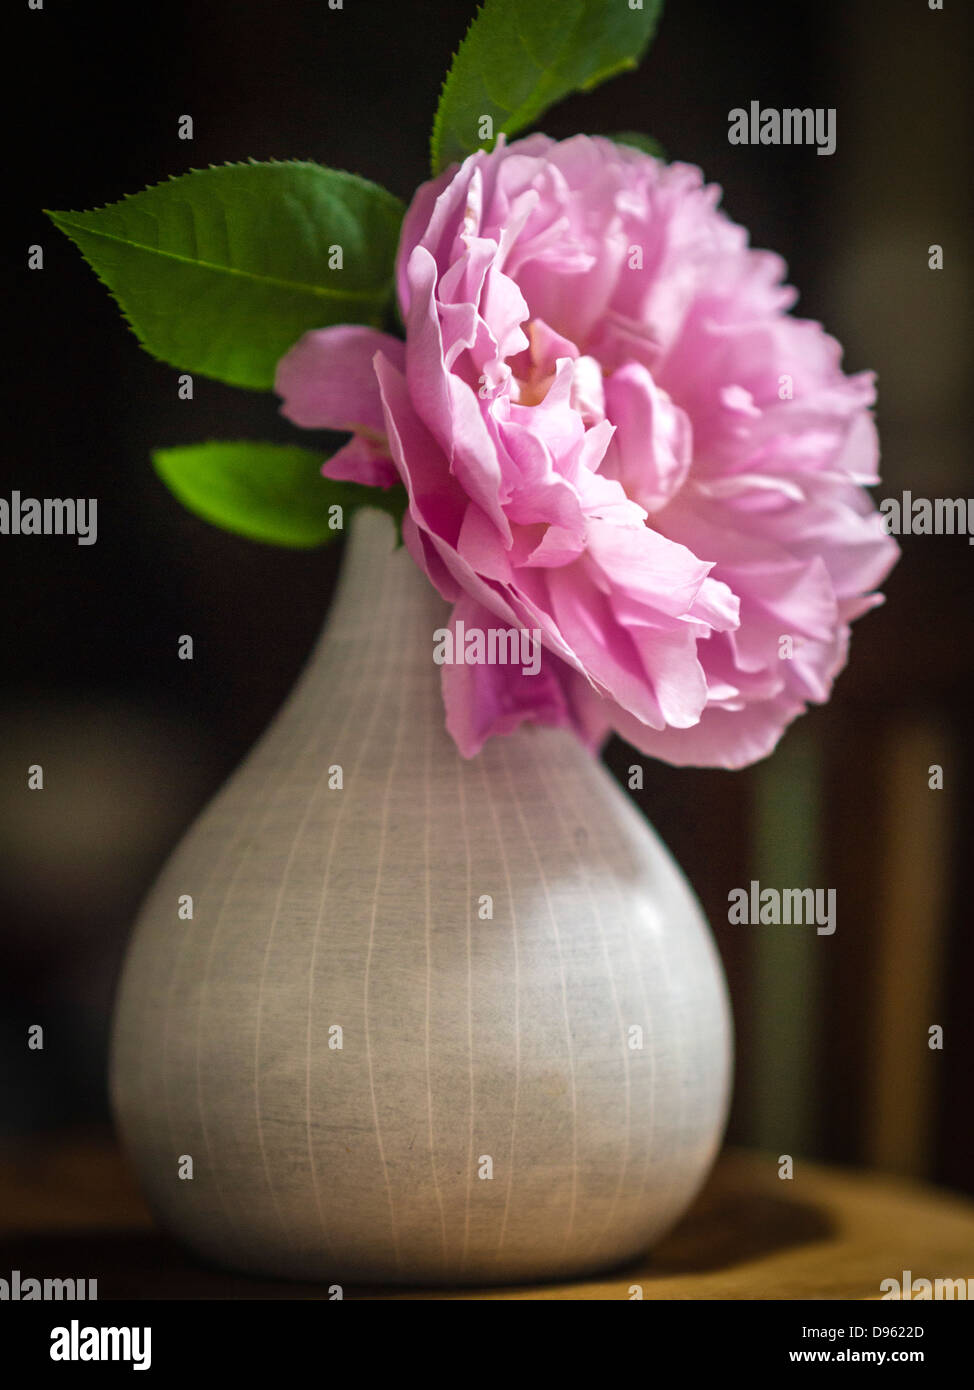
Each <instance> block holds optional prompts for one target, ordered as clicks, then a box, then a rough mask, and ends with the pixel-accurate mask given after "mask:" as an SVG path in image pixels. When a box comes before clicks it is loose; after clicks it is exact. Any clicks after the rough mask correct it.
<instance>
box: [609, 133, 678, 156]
mask: <svg viewBox="0 0 974 1390" xmlns="http://www.w3.org/2000/svg"><path fill="white" fill-rule="evenodd" d="M609 138H610V139H611V140H614V141H615V142H616V144H617V145H632V147H633V148H634V149H637V150H642V152H643V154H651V155H652V156H653V158H654V159H665V158H666V151H665V150H664V149H663V146H662V145H661V144H660V142H659V141H658V140H654V139H653V137H652V136H651V135H641V134H640V133H639V131H638V130H620V131H617V132H616V134H615V135H611V136H610V137H609Z"/></svg>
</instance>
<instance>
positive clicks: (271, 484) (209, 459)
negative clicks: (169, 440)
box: [152, 440, 406, 550]
mask: <svg viewBox="0 0 974 1390" xmlns="http://www.w3.org/2000/svg"><path fill="white" fill-rule="evenodd" d="M152 462H153V466H154V467H155V470H156V472H157V473H158V474H159V477H160V478H161V479H162V481H163V482H164V483H165V484H166V486H167V487H168V488H169V490H170V492H171V493H172V494H173V495H174V496H175V497H176V498H178V500H179V501H180V502H182V504H183V506H184V507H186V508H187V510H189V511H191V512H192V513H193V514H194V515H195V516H199V517H202V518H203V520H204V521H209V522H212V524H213V525H214V526H220V527H222V529H223V530H224V531H233V532H234V533H235V534H236V535H238V536H246V537H247V538H248V540H253V541H264V542H265V543H266V544H268V545H284V546H289V547H291V548H292V549H299V550H300V549H311V548H312V547H314V546H319V545H325V544H326V543H327V542H328V541H331V540H334V539H335V537H336V536H340V535H342V534H343V531H342V528H336V527H334V526H333V525H332V521H333V517H334V514H333V513H332V511H331V508H332V507H335V506H340V507H341V508H342V509H343V513H344V515H343V517H342V525H343V526H344V525H345V523H347V520H348V515H349V513H350V512H351V511H353V510H354V509H355V508H357V507H363V506H364V507H378V508H379V509H380V510H381V511H386V512H389V513H390V514H391V515H392V516H393V518H395V520H396V521H397V523H398V522H399V521H401V519H402V516H403V512H404V511H405V507H406V491H405V488H403V487H400V486H396V487H393V488H389V489H383V488H375V487H363V486H361V485H360V484H359V483H345V482H335V481H333V480H332V479H330V478H323V477H322V475H321V465H322V462H323V460H322V457H321V455H320V454H316V453H314V452H312V450H310V449H302V448H300V447H298V446H297V445H294V444H262V443H257V442H255V441H253V440H243V441H240V442H238V443H225V442H211V443H208V444H189V445H186V446H182V447H178V448H174V449H157V450H156V451H155V452H154V453H153V455H152Z"/></svg>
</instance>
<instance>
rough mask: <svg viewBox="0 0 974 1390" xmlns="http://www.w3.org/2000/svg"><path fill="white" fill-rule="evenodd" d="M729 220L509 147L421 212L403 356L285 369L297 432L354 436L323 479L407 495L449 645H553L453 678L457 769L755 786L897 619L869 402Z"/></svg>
mask: <svg viewBox="0 0 974 1390" xmlns="http://www.w3.org/2000/svg"><path fill="white" fill-rule="evenodd" d="M718 197H719V190H718V189H716V188H714V187H712V186H710V187H706V186H704V184H703V182H702V176H701V174H700V172H699V170H697V169H695V168H692V167H690V166H688V165H685V164H671V165H666V164H663V163H660V162H659V161H658V160H655V159H652V158H651V157H650V156H648V155H645V154H643V153H641V152H640V151H637V150H636V149H633V148H628V147H625V146H620V145H616V144H614V143H613V142H612V141H610V140H606V139H600V138H590V137H587V136H581V135H580V136H576V137H575V138H573V139H571V140H565V141H562V142H561V143H556V142H555V141H553V140H550V139H549V138H548V137H547V136H543V135H534V136H531V137H529V138H528V139H526V140H520V141H517V142H516V143H514V144H512V145H505V144H504V143H503V142H501V143H499V144H498V146H497V148H496V149H495V150H494V151H493V152H492V153H491V154H484V153H478V154H474V155H471V156H470V158H468V159H467V160H465V161H464V163H463V164H462V166H461V167H460V168H459V169H456V168H453V169H452V170H447V171H446V172H445V173H444V174H442V175H441V176H440V177H439V178H438V179H436V180H434V181H433V182H431V183H427V184H424V185H423V186H422V187H421V188H420V189H419V190H418V192H417V194H416V196H415V198H414V199H413V202H412V205H411V207H410V208H409V211H408V213H407V214H406V219H405V222H404V224H403V230H402V237H401V241H400V248H399V255H398V261H397V284H398V295H399V303H400V308H401V311H402V316H403V320H404V322H405V324H406V341H405V343H402V342H400V341H399V340H397V339H394V338H391V337H389V336H388V335H386V334H382V333H378V332H375V331H374V330H372V329H367V328H361V327H341V328H331V329H325V330H323V331H321V332H314V333H308V334H306V335H305V336H304V337H303V338H302V339H301V340H300V342H299V343H298V344H297V345H296V346H295V347H294V348H293V349H292V350H291V351H290V352H289V353H288V354H287V356H285V357H284V358H283V360H282V361H281V363H280V365H279V368H278V375H277V390H278V392H279V393H280V395H281V396H282V397H283V398H284V405H283V407H282V409H283V412H284V414H285V415H287V416H288V418H289V419H291V420H293V421H294V422H295V423H296V424H299V425H303V426H307V427H317V428H329V429H346V430H351V431H352V439H351V442H350V443H349V444H347V445H346V446H345V447H344V448H343V449H341V450H340V451H339V452H338V453H337V454H336V455H335V456H334V457H333V458H332V459H331V460H330V461H329V462H328V463H327V464H326V465H325V468H324V470H323V471H324V472H325V473H326V474H327V475H328V476H329V477H333V478H351V479H355V480H356V481H359V482H364V483H370V484H374V485H378V486H380V487H385V486H389V485H391V484H392V483H394V482H397V481H399V480H400V479H401V480H402V482H403V483H404V484H405V486H406V489H407V492H408V494H409V510H408V515H407V517H406V519H405V523H404V539H405V543H406V545H407V546H408V548H409V551H410V553H411V555H412V556H413V558H414V559H415V560H416V562H417V564H419V565H420V566H422V568H423V569H424V570H425V571H426V573H427V574H428V575H429V577H430V579H431V580H432V582H433V583H434V584H435V585H436V587H437V589H438V590H439V591H440V593H441V594H443V596H444V597H445V598H447V599H448V600H449V601H450V602H451V603H453V605H454V609H453V619H452V621H453V623H454V624H456V623H457V622H458V621H462V622H463V623H464V625H465V627H466V629H467V630H468V631H469V630H470V629H471V628H480V629H488V628H497V627H524V628H529V629H534V630H540V632H541V634H542V642H543V647H544V660H543V661H542V665H541V671H540V673H539V674H537V675H534V676H531V675H525V674H522V671H521V668H520V666H514V665H506V666H499V665H495V666H491V665H479V666H465V665H446V666H444V667H443V696H444V702H445V705H446V715H447V726H448V728H449V730H450V732H451V734H452V735H453V737H454V739H455V740H456V743H457V745H458V747H459V748H460V750H461V752H462V753H464V754H465V755H466V756H472V755H473V754H475V753H476V752H477V751H478V750H479V749H480V747H481V746H482V744H483V743H484V740H485V739H487V738H488V737H490V736H491V735H492V734H498V733H506V732H509V731H510V730H511V729H513V728H514V727H516V726H517V725H518V724H519V723H521V722H522V721H523V720H535V721H540V722H542V723H546V724H558V725H566V726H569V727H571V728H573V729H575V730H576V731H577V732H578V733H579V735H580V736H581V737H583V738H584V739H585V740H586V742H588V743H589V744H590V745H591V746H593V747H596V746H597V745H598V744H599V743H600V742H601V740H602V739H604V737H605V736H606V735H607V733H608V732H609V731H610V730H616V731H617V732H618V733H619V734H621V735H622V736H623V737H624V738H626V739H628V740H629V742H630V743H632V744H634V745H635V746H636V747H637V748H639V749H641V750H642V751H643V752H645V753H648V754H651V755H652V756H654V757H658V758H662V759H665V760H666V761H667V762H671V763H678V764H697V765H713V766H719V767H728V768H730V767H740V766H742V765H744V764H746V763H750V762H753V761H754V760H755V759H758V758H761V757H763V756H765V755H766V754H767V753H769V752H770V751H771V750H772V749H773V748H774V746H775V744H776V742H777V741H778V738H779V737H780V735H781V733H782V731H783V730H784V728H785V727H786V725H787V724H788V723H789V722H790V721H791V720H792V719H794V718H795V716H796V715H798V714H800V713H802V712H803V711H804V710H805V708H806V706H807V704H808V702H809V701H812V702H815V703H820V702H822V701H824V700H826V699H827V698H828V696H829V692H830V689H831V685H832V681H833V679H834V678H835V676H836V674H837V673H838V672H839V671H840V670H841V669H842V667H843V665H844V663H845V660H846V655H847V649H848V641H849V623H850V621H851V620H852V619H853V618H855V617H858V616H859V614H861V613H864V612H865V611H866V610H867V609H869V608H872V607H874V606H875V605H876V604H877V603H879V602H880V601H881V600H880V598H879V596H878V595H876V594H875V593H873V592H872V590H874V589H875V587H876V585H878V584H879V583H880V582H881V581H882V579H883V578H884V577H885V575H886V574H887V573H888V571H889V570H890V568H891V566H892V565H893V563H894V561H895V559H896V555H897V548H896V545H895V543H894V542H893V541H892V540H891V538H890V537H889V536H888V535H886V533H885V531H884V528H883V525H882V520H881V517H880V516H879V514H878V512H877V511H876V509H875V508H874V506H873V504H872V501H871V499H870V497H869V495H868V494H867V493H866V492H865V491H864V489H863V484H868V483H874V482H876V481H878V477H877V473H876V465H877V458H878V446H877V438H876V431H875V428H874V425H873V421H872V417H871V414H870V406H871V405H872V403H873V400H874V389H873V378H872V376H871V374H869V373H859V374H857V375H855V376H845V375H844V374H843V372H842V371H841V369H840V366H839V361H840V348H839V345H838V344H837V343H836V342H835V341H834V339H832V338H830V337H828V336H827V335H826V334H825V332H824V331H823V330H822V328H821V327H820V325H818V324H816V323H811V322H808V321H803V320H800V319H796V318H793V317H791V316H790V315H789V314H788V313H787V310H788V308H789V307H790V306H791V304H792V303H793V301H794V298H795V295H794V292H793V291H792V290H791V289H790V288H788V287H787V286H785V285H784V284H783V283H782V280H783V276H784V274H785V266H784V263H783V262H782V261H781V260H780V259H779V258H778V257H777V256H774V255H771V254H770V253H768V252H762V251H752V250H749V249H748V244H747V234H746V232H745V231H744V229H743V228H741V227H738V226H736V225H735V224H734V223H733V222H731V221H730V220H729V219H728V218H727V217H726V216H725V215H724V214H723V213H721V212H719V211H718V210H717V206H716V205H717V201H718Z"/></svg>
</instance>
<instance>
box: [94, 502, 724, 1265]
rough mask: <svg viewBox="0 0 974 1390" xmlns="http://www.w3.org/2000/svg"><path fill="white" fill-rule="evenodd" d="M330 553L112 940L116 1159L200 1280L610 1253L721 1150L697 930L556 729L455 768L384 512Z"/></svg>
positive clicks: (626, 1247)
mask: <svg viewBox="0 0 974 1390" xmlns="http://www.w3.org/2000/svg"><path fill="white" fill-rule="evenodd" d="M346 546H347V551H346V555H345V557H344V563H343V571H342V577H341V580H340V584H339V590H338V593H337V596H336V599H335V602H334V604H333V606H332V611H331V613H330V615H329V617H328V621H327V623H326V626H325V629H324V633H323V635H322V637H321V638H320V640H319V642H318V645H317V647H316V648H315V651H314V653H313V655H312V657H311V659H310V661H309V663H308V665H307V667H306V669H305V671H304V673H303V675H302V677H301V679H300V680H299V682H298V684H297V686H296V688H295V690H294V692H293V694H292V695H291V696H290V698H289V699H288V701H287V702H286V704H285V705H284V707H283V708H282V710H281V711H280V713H279V714H278V716H277V717H276V719H275V720H274V722H273V723H272V725H271V726H270V728H269V729H268V730H267V732H266V733H265V734H264V735H263V737H262V738H261V739H260V741H259V742H258V744H257V745H256V746H255V748H254V749H253V751H252V752H251V753H250V755H249V756H248V757H247V759H246V760H245V762H244V763H243V764H242V766H241V767H240V768H239V769H238V770H237V772H236V773H235V774H234V775H233V776H232V777H231V779H230V781H229V782H228V783H227V785H226V786H225V787H224V788H223V789H222V790H221V791H220V793H219V794H218V795H217V796H216V797H215V799H214V800H213V801H212V802H211V804H210V805H209V807H208V808H207V809H206V810H205V811H204V812H203V814H202V816H201V817H200V818H199V819H198V821H197V822H196V824H195V825H194V826H193V827H192V828H191V829H190V830H189V832H188V833H187V834H186V836H185V838H184V839H183V841H182V843H181V844H180V845H179V847H178V848H177V849H176V851H175V852H174V854H173V855H172V857H171V859H170V860H169V862H168V864H167V865H166V867H165V868H164V870H163V872H162V874H161V876H160V877H159V879H158V881H157V883H156V884H155V886H154V888H153V889H152V891H151V893H150V894H149V897H148V899H147V901H146V903H145V905H144V907H143V909H142V912H141V915H140V918H139V920H138V923H137V925H136V928H135V931H134V935H133V938H132V942H131V944H130V947H129V950H128V954H127V957H126V962H125V966H124V970H123V975H122V980H121V984H120V988H119V994H118V1001H117V1006H116V1015H115V1021H114V1035H113V1049H112V1068H111V1072H112V1074H111V1090H112V1100H113V1107H114V1111H115V1114H116V1118H117V1123H118V1126H119V1129H120V1132H121V1136H122V1138H123V1142H124V1144H125V1146H126V1148H127V1150H128V1152H129V1154H130V1156H131V1158H132V1160H133V1162H134V1164H135V1167H136V1169H137V1172H138V1174H139V1177H140V1179H141V1182H142V1185H143V1188H144V1191H145V1193H146V1195H147V1197H148V1200H149V1202H150V1204H151V1206H152V1208H153V1210H154V1212H155V1214H156V1215H157V1217H158V1219H159V1221H160V1222H161V1223H162V1224H163V1225H164V1226H165V1227H166V1228H167V1229H168V1230H169V1231H170V1233H171V1234H173V1235H174V1236H176V1237H177V1238H178V1239H179V1240H181V1241H182V1242H183V1243H184V1244H185V1245H186V1246H188V1247H189V1248H191V1249H192V1250H193V1251H195V1252H196V1253H197V1254H198V1255H199V1256H201V1257H202V1258H203V1259H204V1260H206V1261H209V1262H212V1263H215V1264H217V1265H219V1266H222V1267H225V1268H231V1269H235V1270H238V1271H247V1272H251V1273H254V1274H261V1275H270V1276H277V1277H281V1278H287V1279H301V1280H316V1281H326V1282H328V1283H329V1284H340V1285H342V1286H344V1285H345V1284H354V1283H357V1282H370V1283H376V1282H380V1283H413V1284H436V1285H442V1284H496V1283H510V1282H518V1281H530V1280H539V1279H546V1280H550V1279H558V1278H569V1277H572V1276H578V1275H581V1274H583V1273H586V1272H594V1271H596V1270H600V1269H606V1268H608V1267H611V1266H613V1265H617V1264H620V1263H622V1262H624V1261H626V1260H627V1259H630V1258H632V1257H634V1256H637V1255H639V1254H640V1253H641V1252H642V1251H644V1250H646V1249H647V1248H648V1247H649V1246H651V1245H652V1243H653V1242H654V1241H655V1240H656V1239H657V1238H658V1237H659V1236H660V1235H661V1234H662V1233H663V1232H665V1231H666V1230H667V1229H668V1228H669V1227H670V1226H671V1225H672V1224H673V1223H674V1222H675V1221H676V1220H677V1219H678V1218H679V1217H680V1216H681V1214H682V1213H683V1212H684V1211H685V1210H686V1208H687V1206H688V1205H689V1203H690V1202H691V1200H692V1198H693V1196H694V1194H695V1193H696V1192H697V1190H698V1188H699V1187H700V1185H701V1183H702V1181H703V1179H704V1177H705V1176H706V1174H707V1172H708V1169H709V1168H710V1165H711V1163H712V1161H713V1158H714V1156H715V1153H716V1150H717V1148H718V1145H719V1142H720V1139H721V1135H722V1131H723V1126H724V1122H725V1115H726V1110H727V1103H728V1093H729V1084H730V1064H731V1025H730V1012H729V1008H728V1001H727V994H726V988H725V983H724V977H723V973H722V970H721V966H720V962H719V959H718V956H717V953H716V950H715V947H714V944H713V941H712V938H711V935H710V931H709V928H708V926H707V924H706V922H705V920H704V918H703V915H702V913H701V910H700V907H699V905H698V903H697V901H696V899H695V898H694V895H693V893H692V892H691V890H690V888H689V886H688V884H687V882H686V880H685V879H684V877H683V875H682V874H681V872H680V870H679V869H678V867H677V866H676V864H675V862H674V861H673V859H672V857H671V856H670V854H669V853H668V851H667V850H666V848H665V847H664V845H663V844H662V843H661V841H660V840H659V839H658V837H657V836H656V834H655V833H654V831H653V830H652V829H651V827H650V826H649V825H648V824H647V823H646V821H645V819H644V817H643V816H642V815H641V814H640V812H639V811H638V810H637V809H636V807H635V806H634V805H633V804H632V802H631V801H630V799H629V797H628V796H627V795H626V793H625V792H624V791H623V790H622V789H621V788H620V787H619V786H618V785H617V784H616V782H615V781H614V779H613V778H612V777H611V776H610V775H609V773H608V772H607V771H606V770H605V769H604V768H603V767H602V766H601V765H600V763H599V762H598V760H597V759H595V758H593V757H592V756H591V754H590V753H588V752H587V751H585V750H584V749H583V748H582V747H581V745H580V744H578V743H577V741H576V740H575V739H574V737H573V736H572V735H571V734H569V733H568V732H566V731H561V730H551V729H540V728H537V727H529V726H522V728H521V730H520V731H519V732H516V733H514V734H513V735H511V736H509V737H506V738H497V739H493V740H491V741H490V742H489V743H488V744H487V746H486V747H485V749H484V751H483V752H482V753H481V754H480V755H479V756H478V757H476V758H474V759H471V760H465V759H464V758H462V757H461V756H460V755H459V754H458V753H457V751H456V749H455V747H454V745H453V743H452V741H451V739H450V738H449V736H448V734H447V733H446V731H445V728H444V713H443V703H442V698H441V694H440V681H439V678H440V668H439V667H438V666H437V665H436V664H435V663H434V660H433V650H434V636H433V634H434V632H435V630H436V629H437V628H440V627H443V626H445V625H446V621H447V608H446V605H445V604H444V603H443V601H442V600H441V599H440V598H439V596H438V595H437V594H436V592H435V591H434V589H433V588H432V586H431V585H430V583H429V581H428V580H427V579H426V577H425V576H424V575H423V574H422V573H421V572H420V571H419V570H418V569H417V567H416V566H415V565H414V563H413V561H412V560H411V559H410V557H409V555H408V553H407V552H406V551H405V550H404V549H402V548H400V549H395V540H394V532H393V527H392V523H391V521H390V520H389V518H387V517H385V516H383V515H381V514H380V513H378V512H373V511H363V512H360V513H359V514H358V515H357V517H356V518H355V519H354V522H353V527H352V533H351V535H350V537H349V539H348V541H347V542H346ZM190 914H191V915H190Z"/></svg>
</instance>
